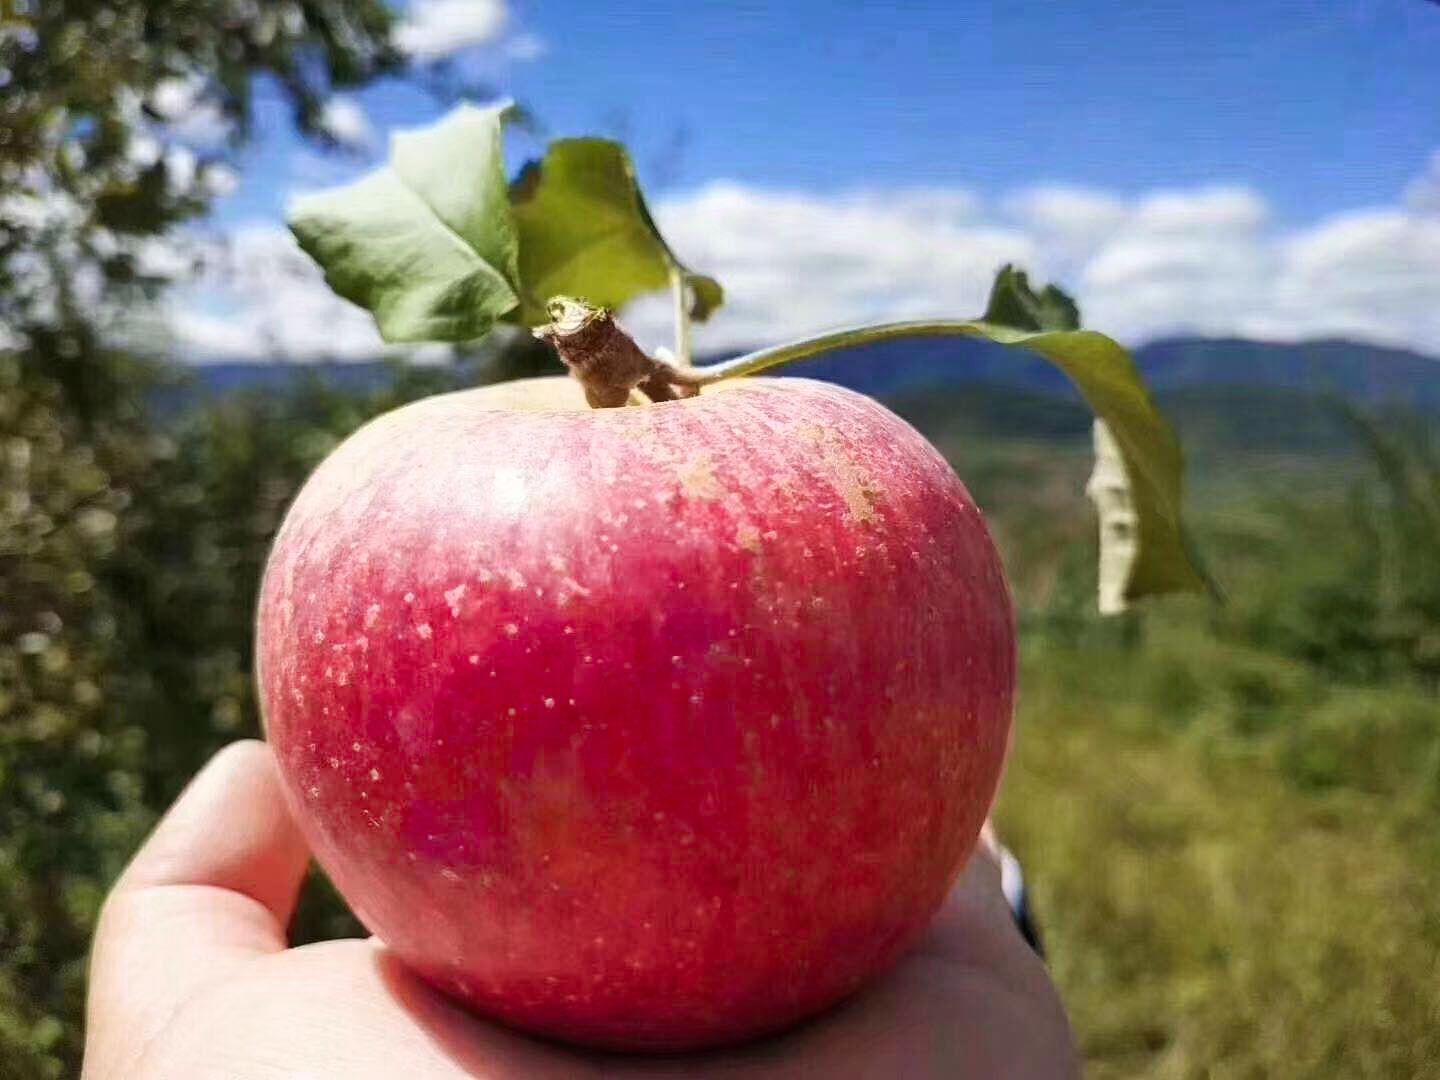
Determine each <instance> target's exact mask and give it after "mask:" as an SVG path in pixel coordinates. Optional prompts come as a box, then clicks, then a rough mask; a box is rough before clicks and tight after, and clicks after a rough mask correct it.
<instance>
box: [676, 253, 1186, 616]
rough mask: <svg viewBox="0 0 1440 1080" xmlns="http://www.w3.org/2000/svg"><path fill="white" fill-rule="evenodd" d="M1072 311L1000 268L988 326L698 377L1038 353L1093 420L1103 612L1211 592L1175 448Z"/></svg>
mask: <svg viewBox="0 0 1440 1080" xmlns="http://www.w3.org/2000/svg"><path fill="white" fill-rule="evenodd" d="M1078 324H1079V312H1078V310H1077V309H1076V306H1075V302H1074V301H1073V300H1071V299H1070V297H1069V296H1067V295H1066V294H1065V293H1064V292H1062V291H1061V290H1060V289H1058V288H1056V287H1055V286H1053V285H1051V286H1048V287H1047V288H1045V289H1044V290H1043V291H1041V292H1040V293H1039V294H1036V293H1035V292H1034V290H1032V289H1031V288H1030V284H1029V282H1028V281H1027V280H1026V277H1025V274H1024V272H1023V271H1018V270H1015V269H1013V268H1012V267H1009V266H1006V267H1004V268H1003V269H1002V270H1001V271H1000V273H999V275H998V276H997V277H996V279H995V285H994V288H993V289H992V291H991V296H990V302H989V303H988V304H987V305H986V308H985V317H984V318H982V319H976V320H973V321H962V320H958V319H956V320H949V319H939V320H924V321H916V322H899V323H885V324H881V325H877V326H860V327H853V328H849V329H844V330H836V331H832V332H831V333H828V334H821V335H819V336H818V337H813V338H807V339H805V340H803V341H795V342H789V343H787V344H784V345H777V346H774V347H772V348H768V349H760V350H758V351H756V352H753V353H748V354H746V355H744V356H738V357H735V358H734V359H731V360H726V361H722V362H721V363H719V364H715V365H713V366H712V367H710V368H707V369H704V371H705V373H706V374H707V375H708V376H709V380H710V381H715V380H718V379H722V378H733V377H735V376H737V375H750V374H755V373H757V372H760V371H765V370H768V369H770V368H774V367H778V366H780V365H782V364H787V363H790V362H792V361H795V360H801V359H804V358H806V357H810V356H819V355H822V354H824V353H828V352H832V351H834V350H836V349H845V348H852V347H855V346H859V345H866V344H870V343H872V342H876V341H886V340H896V339H904V338H916V337H953V336H960V337H975V338H984V339H986V340H988V341H993V342H995V343H997V344H999V345H1007V346H1013V347H1016V348H1022V349H1028V350H1030V351H1031V352H1034V353H1038V354H1039V355H1041V356H1043V357H1044V358H1045V359H1047V360H1049V361H1050V362H1051V363H1052V364H1054V365H1055V366H1056V367H1058V368H1059V369H1060V370H1061V371H1062V372H1064V373H1065V375H1066V376H1067V377H1069V379H1070V381H1071V382H1073V383H1074V384H1075V386H1076V388H1077V389H1078V390H1079V391H1080V394H1081V396H1082V397H1084V399H1085V401H1086V402H1087V403H1088V404H1089V405H1090V408H1091V410H1092V411H1093V412H1094V413H1095V416H1096V426H1097V431H1096V436H1095V438H1096V448H1097V453H1098V454H1099V460H1098V461H1097V467H1096V479H1094V480H1092V483H1091V488H1090V490H1091V495H1092V498H1096V496H1100V497H1099V498H1096V505H1097V507H1099V508H1100V511H1101V517H1102V521H1101V525H1102V528H1101V534H1100V545H1101V556H1100V574H1101V580H1100V598H1101V607H1102V609H1104V610H1105V611H1107V612H1116V611H1120V610H1123V608H1124V606H1125V605H1126V604H1127V603H1128V602H1129V601H1131V600H1136V599H1139V598H1140V597H1142V596H1150V595H1152V594H1156V593H1167V592H1186V591H1188V592H1203V591H1206V590H1209V589H1212V588H1213V586H1212V585H1211V583H1210V581H1209V579H1208V578H1207V577H1206V576H1205V574H1204V572H1203V570H1202V569H1201V568H1200V566H1199V564H1198V562H1197V561H1196V559H1195V557H1194V555H1193V553H1192V552H1191V549H1190V547H1189V545H1188V544H1187V542H1186V539H1185V533H1184V528H1183V526H1182V523H1181V520H1180V508H1181V502H1182V486H1183V473H1184V460H1183V457H1182V455H1181V452H1180V444H1179V442H1178V441H1177V440H1176V438H1175V433H1174V432H1173V431H1171V429H1170V425H1169V424H1168V423H1166V421H1165V418H1164V417H1163V416H1161V415H1160V413H1159V412H1158V411H1157V410H1156V408H1155V405H1154V403H1153V402H1152V401H1151V400H1150V394H1149V391H1147V390H1146V388H1145V382H1144V380H1143V379H1142V378H1141V376H1140V372H1139V370H1138V369H1137V368H1136V367H1135V362H1134V361H1133V360H1132V359H1131V358H1130V354H1129V353H1128V352H1126V351H1125V349H1124V348H1122V347H1121V346H1120V345H1119V344H1117V343H1116V342H1114V341H1112V340H1111V339H1110V338H1108V337H1106V336H1105V335H1104V334H1097V333H1095V332H1094V331H1093V330H1079V329H1076V327H1077V326H1078Z"/></svg>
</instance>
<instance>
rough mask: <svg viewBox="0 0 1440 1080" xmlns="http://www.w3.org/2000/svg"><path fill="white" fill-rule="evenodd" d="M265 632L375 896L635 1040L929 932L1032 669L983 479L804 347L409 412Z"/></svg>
mask: <svg viewBox="0 0 1440 1080" xmlns="http://www.w3.org/2000/svg"><path fill="white" fill-rule="evenodd" d="M258 636H259V640H258V657H259V660H258V663H259V684H260V690H261V694H262V698H263V705H264V714H265V722H266V728H267V732H268V735H269V738H270V741H271V743H272V744H273V746H274V749H275V752H276V754H277V757H278V759H279V762H280V765H281V769H282V771H283V774H284V779H285V784H286V787H287V793H288V798H289V799H290V800H291V802H292V804H293V807H294V810H295V813H296V815H297V817H298V818H299V820H300V822H301V823H302V825H303V827H304V829H305V831H306V833H307V835H308V837H309V840H310V842H311V844H312V845H313V847H314V850H315V852H316V855H317V856H318V858H319V860H320V862H321V864H322V865H323V866H324V867H325V869H326V870H327V871H328V872H329V874H330V875H331V877H332V878H333V880H334V881H335V883H336V885H337V886H338V887H339V889H340V892H341V893H342V894H343V895H344V896H345V897H346V899H347V900H348V901H349V902H350V904H351V905H352V907H353V908H354V910H355V912H356V914H357V915H358V916H359V917H360V918H361V920H363V921H364V923H365V924H366V926H368V927H369V928H370V929H371V930H372V931H374V933H375V934H377V935H378V936H379V937H380V938H381V939H382V940H383V941H384V942H385V943H386V944H387V945H388V946H389V947H390V948H391V949H392V950H394V952H395V953H396V954H398V955H399V957H400V958H402V959H403V960H404V961H405V962H406V963H408V964H409V965H410V966H411V967H412V968H414V969H415V970H416V971H418V972H419V973H420V974H422V975H423V976H425V977H426V978H428V979H429V980H431V981H432V982H433V983H435V984H437V985H438V986H440V987H442V988H444V989H445V990H447V991H449V992H450V993H452V994H454V995H455V996H457V997H459V998H461V999H462V1000H464V1001H465V1002H467V1003H469V1004H470V1005H471V1006H472V1007H474V1008H475V1009H477V1010H479V1011H481V1012H483V1013H485V1014H488V1015H491V1016H494V1017H497V1018H499V1019H501V1020H503V1021H506V1022H508V1023H510V1024H513V1025H515V1026H517V1027H520V1028H524V1029H527V1030H530V1031H533V1032H539V1033H543V1034H545V1035H550V1036H555V1037H559V1038H562V1039H568V1040H573V1041H577V1042H583V1043H588V1044H595V1045H601V1046H609V1047H623V1048H632V1049H634V1048H650V1049H660V1048H665V1049H674V1048H682V1047H697V1046H705V1045H712V1044H717V1043H722V1042H728V1041H734V1040H738V1039H743V1038H746V1037H749V1036H753V1035H756V1034H759V1033H762V1032H765V1031H770V1030H774V1029H777V1028H780V1027H784V1026H786V1025H789V1024H792V1023H794V1022H795V1021H797V1020H799V1019H801V1018H803V1017H805V1016H807V1015H810V1014H812V1013H815V1012H816V1011H818V1010H820V1009H822V1008H824V1007H825V1006H827V1005H829V1004H831V1003H832V1002H834V1001H836V1000H837V999H839V998H841V997H842V996H844V995H845V994H847V993H849V992H850V991H852V990H854V989H855V988H856V987H858V986H860V985H861V984H862V983H863V982H865V981H866V980H867V979H868V978H870V977H871V976H873V975H875V974H877V973H878V972H880V971H882V970H883V969H885V968H886V967H887V965H889V964H891V963H892V962H893V961H894V960H895V959H897V957H898V956H899V955H900V954H901V953H902V951H903V950H904V949H905V948H906V946H907V945H908V944H910V943H911V942H912V941H913V940H914V939H915V938H916V936H917V935H918V934H919V933H920V932H921V931H922V930H923V929H924V927H925V925H926V923H927V922H928V920H929V919H930V918H931V916H932V915H933V913H934V912H935V910H936V908H937V906H938V905H939V904H940V902H941V899H942V897H943V896H944V894H945V892H946V889H947V887H948V886H949V885H950V883H951V881H952V880H953V878H954V877H955V875H956V873H957V871H958V870H959V868H960V867H961V865H962V864H963V863H964V861H965V859H966V857H967V856H968V854H969V852H970V850H971V849H972V847H973V845H974V843H975V841H976V837H977V834H978V832H979V829H980V826H981V824H982V822H983V819H984V817H985V814H986V811H987V808H988V807H989V805H990V802H991V798H992V796H993V794H994V791H995V787H996V784H997V782H998V779H999V774H1000V769H1001V763H1002V758H1003V756H1004V752H1005V745H1006V740H1007V736H1008V733H1009V726H1010V715H1011V700H1012V694H1013V688H1014V679H1015V640H1014V629H1013V623H1012V615H1011V607H1010V599H1009V594H1008V590H1007V587H1006V584H1005V580H1004V577H1003V573H1002V570H1001V566H1000V562H999V560H998V558H997V557H996V553H995V549H994V546H993V544H992V543H991V540H990V536H989V534H988V533H987V531H986V528H985V525H984V522H983V521H982V519H981V516H980V513H979V511H978V510H977V509H976V507H975V504H974V502H973V501H972V500H971V498H970V496H969V494H968V493H967V492H966V490H965V488H964V486H963V485H962V484H961V482H960V480H959V479H958V478H957V477H956V475H955V473H954V472H953V471H952V470H951V469H950V467H949V466H948V465H947V464H946V463H945V461H944V459H943V458H942V457H941V456H940V454H939V453H937V452H936V451H935V449H934V448H933V447H931V446H930V445H929V444H928V443H927V442H926V441H925V440H924V439H923V438H922V437H921V436H920V435H919V434H918V433H916V432H915V431H914V430H913V429H911V428H910V427H908V426H907V425H906V424H905V423H904V422H903V421H901V420H900V419H899V418H897V417H896V416H894V415H893V414H892V413H890V412H888V411H887V410H886V409H884V408H882V407H881V406H880V405H878V404H876V403H875V402H874V401H872V400H870V399H868V398H865V397H862V396H860V395H858V394H855V393H852V392H850V391H848V390H844V389H840V388H838V387H835V386H831V385H827V384H823V383H816V382H811V381H808V380H801V379H746V380H739V381H737V382H736V383H733V384H729V385H727V386H725V387H724V389H723V392H721V391H719V390H710V391H706V392H705V393H704V394H703V395H701V396H699V397H695V398H690V399H688V400H681V401H671V402H663V403H659V404H651V405H646V406H643V407H638V408H621V409H608V410H599V411H591V410H589V409H587V408H585V406H584V403H583V400H582V398H581V394H580V390H579V388H578V386H577V385H576V384H575V383H573V382H572V381H570V380H566V379H553V380H532V381H529V382H525V383H514V384H509V385H504V386H499V387H495V388H490V389H483V390H473V391H467V392H462V393H456V394H447V395H444V396H440V397H435V398H430V399H428V400H425V401H421V402H419V403H417V404H414V405H410V406H408V407H406V408H403V409H400V410H397V411H396V412H393V413H391V414H389V415H387V416H384V417H381V418H380V419H378V420H376V421H374V422H373V423H371V424H369V425H368V426H367V427H365V428H364V429H362V430H361V431H360V432H358V433H357V434H355V435H354V436H353V437H351V438H350V439H349V440H348V441H346V442H345V443H344V444H343V445H342V446H341V447H340V448H339V449H338V450H336V451H335V453H334V454H332V455H331V457H330V458H329V459H328V460H327V461H326V462H325V463H324V464H323V465H321V466H320V468H319V469H317V470H316V472H315V474H314V475H313V476H312V477H311V478H310V480H309V482H308V483H307V484H306V485H305V488H304V490H303V491H302V492H301V493H300V495H299V497H298V498H297V500H296V502H295V504H294V506H293V507H292V508H291V510H290V512H289V515H288V517H287V518H286V521H285V524H284V527H283V528H282V529H281V532H280V535H279V537H278V538H277V540H276V541H275V547H274V550H273V552H272V553H271V556H270V562H269V565H268V568H267V571H266V576H265V582H264V586H263V590H262V596H261V602H260V612H259V624H258Z"/></svg>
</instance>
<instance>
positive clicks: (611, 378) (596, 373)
mask: <svg viewBox="0 0 1440 1080" xmlns="http://www.w3.org/2000/svg"><path fill="white" fill-rule="evenodd" d="M677 281H678V282H679V285H678V286H676V294H675V295H676V319H677V325H676V330H677V338H676V343H677V346H678V347H679V348H680V349H681V353H680V356H679V357H677V359H678V360H679V361H680V362H679V363H674V364H672V363H669V362H667V361H666V360H662V359H659V358H657V357H653V356H650V355H648V354H647V353H646V352H645V350H643V349H642V348H640V346H639V345H637V344H635V340H634V339H633V338H632V337H631V336H630V335H629V334H627V333H626V332H625V331H624V330H622V329H621V328H620V326H619V324H617V323H616V322H615V320H614V319H613V318H611V317H610V313H609V312H608V311H606V310H605V309H604V308H601V307H596V306H595V305H593V304H591V303H589V302H587V301H585V300H578V299H574V298H572V297H564V296H557V297H555V298H553V299H552V300H551V301H550V303H549V305H548V310H549V312H550V315H551V317H552V319H553V320H554V321H553V322H550V323H547V324H546V325H545V326H540V327H536V329H535V330H534V331H533V332H534V334H535V336H536V337H537V338H540V339H542V340H544V341H548V342H550V343H551V344H552V345H554V346H555V350H556V352H558V353H559V354H560V359H561V360H563V361H564V362H565V366H566V367H568V368H569V369H570V373H571V374H572V375H574V376H575V378H577V379H578V380H580V383H581V385H582V386H584V388H585V400H586V401H588V402H589V403H590V405H591V406H592V407H593V408H597V409H604V408H616V407H618V406H621V405H626V404H628V403H629V402H630V400H631V393H632V391H634V390H640V391H641V392H642V393H644V394H645V396H646V397H648V398H649V399H650V400H651V401H673V400H675V399H676V398H682V397H693V396H694V395H695V394H697V393H699V392H700V388H701V387H702V386H710V385H712V384H714V383H718V382H721V381H722V380H725V379H738V378H740V377H742V376H745V375H755V374H757V373H759V372H761V371H768V370H769V369H771V368H777V367H783V366H784V365H786V364H793V363H795V362H796V361H797V360H805V359H808V358H809V357H812V356H819V355H821V354H823V353H828V352H833V351H835V350H837V349H850V348H855V347H856V346H859V345H871V344H874V343H875V342H877V341H895V340H899V339H903V338H926V337H980V336H985V337H990V338H992V339H995V338H997V336H998V335H997V330H998V328H997V327H995V326H984V325H983V324H980V323H977V322H973V321H971V320H967V319H916V320H911V321H909V322H893V323H875V324H872V325H870V326H850V327H846V328H844V329H841V330H831V331H829V332H828V333H824V334H819V335H817V336H815V337H808V338H801V339H800V340H798V341H790V342H786V343H785V344H783V345H772V346H770V347H769V348H766V349H757V350H756V351H755V352H749V353H745V354H744V355H743V356H736V357H734V358H732V359H730V360H722V361H720V362H719V363H716V364H710V365H708V366H707V367H691V366H690V365H689V363H688V360H689V351H688V349H689V319H688V317H682V312H681V309H682V308H683V307H684V302H685V299H686V297H685V284H684V281H683V280H682V279H680V278H679V277H678V275H677V276H672V278H671V283H672V286H675V285H676V282H677ZM1023 336H1025V335H1024V334H1023V333H1022V332H1020V331H1016V337H1017V338H1018V337H1023Z"/></svg>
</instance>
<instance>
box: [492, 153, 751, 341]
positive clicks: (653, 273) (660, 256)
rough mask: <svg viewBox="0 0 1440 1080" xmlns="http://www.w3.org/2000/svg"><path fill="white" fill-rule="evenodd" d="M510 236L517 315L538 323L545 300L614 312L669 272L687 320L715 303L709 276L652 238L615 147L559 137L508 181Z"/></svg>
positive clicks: (719, 294)
mask: <svg viewBox="0 0 1440 1080" xmlns="http://www.w3.org/2000/svg"><path fill="white" fill-rule="evenodd" d="M512 197H513V201H514V207H515V223H516V228H517V229H518V231H519V235H520V280H521V282H522V284H523V294H522V296H521V305H520V312H519V315H520V318H521V320H522V321H523V322H525V323H526V324H527V325H538V324H540V323H543V322H546V321H547V320H548V316H547V315H546V312H545V302H546V301H547V300H548V299H549V298H550V297H552V296H556V295H561V294H563V295H567V296H583V297H585V299H587V300H589V301H590V302H591V303H593V304H596V305H599V306H601V307H607V308H612V309H614V308H618V307H620V306H622V305H623V304H625V303H626V302H627V301H629V300H632V299H634V298H635V297H637V296H640V295H642V294H644V293H647V292H656V291H658V290H660V289H664V288H667V287H669V285H670V275H671V272H672V270H674V271H678V272H679V273H680V274H682V275H683V276H684V279H685V281H686V282H687V284H688V285H689V287H690V315H691V317H692V318H694V319H698V320H701V321H703V320H705V319H707V318H708V317H709V316H710V313H711V312H713V311H714V310H715V309H716V308H718V307H719V306H720V304H721V303H722V302H723V300H724V293H723V291H722V290H721V288H720V285H719V284H718V283H717V282H716V281H715V280H714V279H713V278H708V277H705V276H703V275H700V274H695V273H692V272H691V271H690V270H688V269H686V268H685V267H684V266H683V265H682V264H681V263H680V261H679V259H677V258H676V256H675V253H674V252H673V251H671V250H670V248H669V246H668V245H667V244H666V243H665V240H664V238H663V237H662V236H661V235H660V230H659V229H658V228H657V227H656V225H655V221H654V219H653V218H652V217H651V216H650V211H649V209H648V208H647V207H646V205H645V199H644V196H642V195H641V194H640V187H639V185H638V184H637V183H636V180H635V166H634V164H633V163H632V162H631V160H630V155H629V154H627V153H626V152H625V148H624V147H623V146H621V145H620V144H619V143H615V142H610V141H609V140H606V139H561V140H558V141H556V142H553V143H551V144H550V148H549V150H548V151H547V153H546V154H545V157H544V159H543V160H542V161H539V162H531V163H530V164H529V165H527V166H526V167H525V169H524V170H523V171H522V172H521V174H520V177H519V178H518V179H517V180H516V181H515V185H514V189H513V192H512Z"/></svg>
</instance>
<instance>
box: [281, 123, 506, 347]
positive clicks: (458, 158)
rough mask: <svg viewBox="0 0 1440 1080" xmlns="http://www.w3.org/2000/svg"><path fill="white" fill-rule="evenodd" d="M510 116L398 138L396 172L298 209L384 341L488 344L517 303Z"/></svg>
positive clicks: (314, 249) (328, 275) (295, 227)
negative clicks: (507, 134)
mask: <svg viewBox="0 0 1440 1080" xmlns="http://www.w3.org/2000/svg"><path fill="white" fill-rule="evenodd" d="M506 109H507V107H506V106H499V107H494V108H489V109H479V108H475V107H474V106H469V105H465V106H461V107H460V108H458V109H456V110H455V111H454V112H452V113H451V114H450V115H449V116H448V117H446V118H445V119H444V120H442V121H441V122H440V123H438V124H436V125H434V126H433V127H429V128H424V129H421V130H417V131H409V132H404V133H402V134H399V135H397V136H395V139H394V144H393V146H392V148H391V153H390V165H389V167H387V168H383V169H380V170H378V171H376V172H372V173H370V174H369V175H368V176H366V177H365V178H364V179H362V180H360V181H358V182H356V183H354V184H351V185H350V186H348V187H345V188H341V189H339V190H332V191H326V192H320V193H318V194H315V195H309V196H305V197H304V198H301V199H298V200H296V201H295V202H294V203H293V204H292V205H291V208H290V228H291V230H292V231H293V232H294V233H295V238H296V239H297V240H298V241H299V242H300V246H301V247H302V248H304V249H305V251H306V252H307V253H308V254H309V255H310V257H311V258H313V259H314V260H315V261H316V262H317V263H319V264H320V266H321V267H323V268H324V270H325V280H326V281H327V282H328V283H329V284H330V287H331V288H333V289H334V290H335V291H336V292H337V293H339V294H340V295H341V296H343V297H345V298H346V299H347V300H351V301H354V302H355V303H357V304H359V305H360V306H362V307H365V308H368V309H369V310H370V311H371V312H373V313H374V315H375V323H376V325H377V326H378V327H379V328H380V333H381V335H382V336H383V337H384V338H385V340H386V341H397V342H398V341H469V340H472V339H475V338H481V337H484V336H485V335H486V334H487V333H489V332H490V328H491V327H492V326H494V324H495V320H496V319H498V318H499V317H500V316H502V315H504V314H505V313H506V312H508V311H510V310H511V309H512V308H514V307H515V305H516V304H517V303H518V302H519V299H520V297H519V288H520V285H519V281H520V277H519V271H518V270H517V269H516V235H515V234H516V230H515V225H514V223H513V222H512V220H511V214H510V202H509V195H508V182H507V180H506V177H505V169H504V162H503V160H502V158H501V125H502V123H503V119H504V114H505V112H506Z"/></svg>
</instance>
